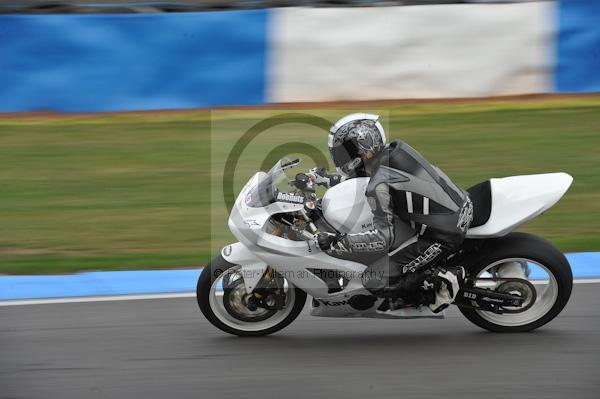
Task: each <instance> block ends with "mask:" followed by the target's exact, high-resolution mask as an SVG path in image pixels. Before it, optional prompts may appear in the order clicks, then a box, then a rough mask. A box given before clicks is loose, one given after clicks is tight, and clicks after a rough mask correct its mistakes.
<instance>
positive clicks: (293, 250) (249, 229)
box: [224, 172, 366, 298]
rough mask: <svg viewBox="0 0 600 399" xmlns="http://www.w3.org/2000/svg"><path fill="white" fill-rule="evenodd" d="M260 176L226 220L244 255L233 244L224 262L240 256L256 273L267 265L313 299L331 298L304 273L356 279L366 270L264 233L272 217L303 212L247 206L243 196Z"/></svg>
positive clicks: (307, 244) (289, 206) (279, 205)
mask: <svg viewBox="0 0 600 399" xmlns="http://www.w3.org/2000/svg"><path fill="white" fill-rule="evenodd" d="M261 173H263V172H259V173H257V174H256V175H255V176H254V177H253V178H252V179H250V181H249V182H248V184H246V186H245V187H244V189H243V190H242V192H241V193H240V194H239V196H238V198H237V200H236V202H235V206H234V207H233V210H232V212H231V215H230V217H229V229H230V230H231V232H232V233H233V235H234V236H235V237H236V238H237V239H238V240H240V244H241V245H243V247H244V248H245V250H243V252H244V254H243V255H241V254H240V252H241V251H242V248H241V247H240V246H239V245H235V244H234V245H235V247H232V248H233V250H232V251H231V255H230V256H224V257H225V259H226V260H228V261H230V262H231V263H236V262H234V261H233V260H234V259H233V257H234V256H240V257H241V258H240V259H244V260H245V262H246V263H245V264H249V265H251V267H252V268H254V269H255V270H256V269H257V267H260V266H258V265H262V266H263V267H264V268H266V267H267V265H270V266H271V267H273V268H274V269H275V270H277V271H278V272H280V273H281V274H283V275H284V276H285V278H286V279H287V280H288V281H290V282H291V283H292V284H294V285H296V286H298V287H300V288H302V289H303V290H304V291H306V292H307V293H309V294H310V295H312V296H314V297H316V298H321V297H329V296H330V294H328V292H327V291H328V288H327V285H326V284H325V283H324V282H323V280H321V279H319V278H318V277H317V276H315V275H314V274H313V273H311V272H310V271H309V270H307V269H310V268H315V269H330V270H339V271H341V272H345V273H347V274H348V275H353V276H359V275H360V272H362V271H363V270H364V269H365V268H366V266H365V265H363V264H360V263H356V262H351V261H347V260H342V259H338V258H334V257H332V256H329V255H328V254H326V253H325V252H323V251H321V250H320V249H319V248H318V247H317V246H316V245H315V243H314V242H311V241H293V240H289V239H287V238H283V237H278V236H274V235H272V234H269V233H267V231H266V224H267V222H268V220H269V218H270V217H271V215H274V214H276V213H288V212H294V211H299V210H301V209H303V208H304V205H303V204H293V203H286V202H274V203H272V204H270V205H267V206H265V207H262V208H253V207H250V206H248V205H246V204H245V201H244V199H245V198H246V194H247V193H248V192H249V191H250V190H251V189H252V187H253V186H254V185H255V184H256V182H257V181H259V180H260V178H261ZM252 256H254V258H255V260H254V261H252V260H250V259H248V258H250V257H252ZM230 259H231V260H230ZM237 264H239V263H237ZM242 266H244V265H242ZM244 267H245V266H244ZM361 287H362V284H361ZM247 288H248V285H247ZM349 288H350V287H348V288H347V289H349ZM344 291H346V290H344ZM338 294H339V293H338Z"/></svg>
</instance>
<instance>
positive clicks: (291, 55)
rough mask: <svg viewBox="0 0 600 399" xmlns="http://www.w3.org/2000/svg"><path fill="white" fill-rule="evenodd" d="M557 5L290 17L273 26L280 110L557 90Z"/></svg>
mask: <svg viewBox="0 0 600 399" xmlns="http://www.w3.org/2000/svg"><path fill="white" fill-rule="evenodd" d="M553 7H554V4H553V2H534V3H522V4H458V5H436V6H404V7H375V8H283V9H276V10H273V11H272V14H271V18H270V22H269V33H268V35H269V40H270V43H269V45H270V51H269V65H268V89H267V90H268V100H269V101H271V102H296V101H335V100H369V99H399V98H439V97H471V96H491V95H507V94H521V93H541V92H548V91H551V69H552V64H553V57H552V51H553V48H552V42H553V36H554V33H555V32H554V31H555V27H554V25H555V24H554V23H553Z"/></svg>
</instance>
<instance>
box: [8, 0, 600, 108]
mask: <svg viewBox="0 0 600 399" xmlns="http://www.w3.org/2000/svg"><path fill="white" fill-rule="evenodd" d="M598 21H600V1H596V0H590V1H584V0H560V1H538V2H535V1H534V2H524V3H515V4H497V3H496V4H450V5H427V6H410V7H406V6H405V7H367V8H339V7H336V8H302V7H288V8H278V9H270V10H247V11H222V12H204V13H165V14H121V15H3V16H0V112H18V111H37V110H53V111H68V112H82V111H90V112H94V111H129V110H146V109H176V108H197V107H213V106H221V105H257V104H265V103H278V102H302V101H336V100H377V99H400V98H443V97H477V96H496V95H508V94H526V93H553V92H593V91H600V74H599V73H598V71H599V70H600V55H599V54H600V53H599V50H598V49H599V48H600V24H599V23H598Z"/></svg>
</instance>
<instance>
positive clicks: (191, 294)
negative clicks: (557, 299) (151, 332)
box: [0, 278, 600, 307]
mask: <svg viewBox="0 0 600 399" xmlns="http://www.w3.org/2000/svg"><path fill="white" fill-rule="evenodd" d="M573 283H574V284H600V278H586V279H577V280H573ZM195 296H196V293H195V292H176V293H170V294H143V295H111V296H86V297H74V298H45V299H17V300H9V301H0V307H1V306H20V305H45V304H56V303H82V302H111V301H135V300H140V299H172V298H192V297H195Z"/></svg>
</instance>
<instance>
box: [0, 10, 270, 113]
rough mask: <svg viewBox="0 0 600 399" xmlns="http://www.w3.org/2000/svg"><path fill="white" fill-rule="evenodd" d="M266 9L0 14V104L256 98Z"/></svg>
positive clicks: (93, 106) (259, 99)
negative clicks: (163, 12)
mask: <svg viewBox="0 0 600 399" xmlns="http://www.w3.org/2000/svg"><path fill="white" fill-rule="evenodd" d="M266 17H267V11H266V10H252V11H227V12H206V13H185V14H124V15H36V16H13V15H11V16H0V111H3V112H15V111H35V110H52V111H71V112H85V111H128V110H143V109H162V108H166V109H168V108H195V107H206V106H218V105H227V104H240V105H249V104H260V103H263V102H264V101H265V98H264V96H265V94H264V93H265V69H266V67H265V51H266Z"/></svg>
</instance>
